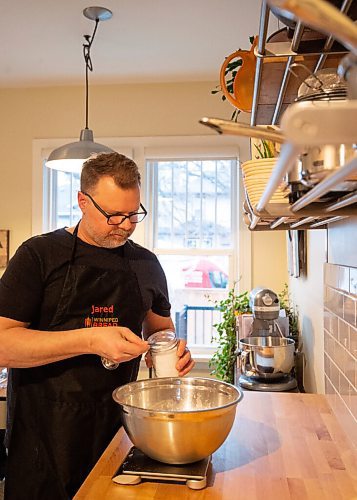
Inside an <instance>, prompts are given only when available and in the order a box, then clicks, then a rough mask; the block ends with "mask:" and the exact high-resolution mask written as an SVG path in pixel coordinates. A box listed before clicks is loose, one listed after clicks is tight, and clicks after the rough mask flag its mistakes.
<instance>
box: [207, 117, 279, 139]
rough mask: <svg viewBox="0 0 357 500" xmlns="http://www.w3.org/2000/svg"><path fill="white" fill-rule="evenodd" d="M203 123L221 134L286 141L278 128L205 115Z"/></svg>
mask: <svg viewBox="0 0 357 500" xmlns="http://www.w3.org/2000/svg"><path fill="white" fill-rule="evenodd" d="M199 122H200V123H202V125H206V126H207V127H210V128H213V129H214V130H215V131H216V132H218V133H219V134H228V135H240V136H243V137H256V138H257V139H265V140H267V141H273V142H279V143H282V142H284V140H285V138H284V135H283V134H282V132H280V131H279V130H278V129H272V128H269V129H267V128H263V127H252V126H250V125H246V124H244V123H237V122H233V121H230V120H221V119H220V118H207V117H204V118H202V119H201V120H200V121H199Z"/></svg>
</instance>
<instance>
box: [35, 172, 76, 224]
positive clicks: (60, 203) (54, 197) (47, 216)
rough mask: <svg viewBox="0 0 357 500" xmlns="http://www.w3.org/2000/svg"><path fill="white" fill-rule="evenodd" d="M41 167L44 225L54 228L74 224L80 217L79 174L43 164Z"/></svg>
mask: <svg viewBox="0 0 357 500" xmlns="http://www.w3.org/2000/svg"><path fill="white" fill-rule="evenodd" d="M43 169H44V172H43V173H44V185H45V186H46V197H45V199H46V201H47V203H46V204H45V207H46V209H45V210H44V226H45V227H46V228H47V230H54V229H59V228H61V227H64V226H68V227H70V226H73V225H75V224H76V223H77V222H78V221H79V219H80V218H81V211H80V209H79V207H78V202H77V193H78V191H79V181H80V175H79V174H78V173H69V172H61V171H59V170H51V169H49V168H47V167H46V166H45V165H44V167H43Z"/></svg>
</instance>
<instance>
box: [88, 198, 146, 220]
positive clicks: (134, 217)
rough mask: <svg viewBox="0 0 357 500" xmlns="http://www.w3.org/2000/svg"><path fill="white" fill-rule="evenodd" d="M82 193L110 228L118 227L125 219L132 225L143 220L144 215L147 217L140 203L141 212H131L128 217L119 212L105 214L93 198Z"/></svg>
mask: <svg viewBox="0 0 357 500" xmlns="http://www.w3.org/2000/svg"><path fill="white" fill-rule="evenodd" d="M82 193H83V194H84V195H85V196H88V198H89V199H90V200H91V202H92V203H93V205H94V206H95V208H96V209H97V210H99V212H100V213H101V214H102V215H104V217H105V218H106V219H107V224H109V225H110V226H118V225H120V224H122V223H123V222H124V221H125V220H126V219H129V220H130V222H131V223H132V224H137V223H138V222H141V221H142V220H144V219H145V217H146V215H147V211H146V210H145V208H144V207H143V205H142V204H141V203H140V208H141V210H142V212H132V213H130V214H128V215H125V214H123V213H121V212H115V213H114V214H107V212H105V211H104V210H103V209H102V208H101V207H100V206H99V205H98V203H97V202H96V201H94V200H93V198H92V197H91V195H90V194H88V193H85V192H84V191H82Z"/></svg>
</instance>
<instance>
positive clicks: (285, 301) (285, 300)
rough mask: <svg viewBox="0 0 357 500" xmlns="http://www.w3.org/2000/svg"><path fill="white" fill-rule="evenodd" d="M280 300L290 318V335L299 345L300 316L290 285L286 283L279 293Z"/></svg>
mask: <svg viewBox="0 0 357 500" xmlns="http://www.w3.org/2000/svg"><path fill="white" fill-rule="evenodd" d="M278 296H279V300H280V308H281V309H285V312H286V316H287V317H288V319H289V337H291V338H292V339H294V341H295V346H296V348H298V346H299V340H300V339H299V317H298V313H297V310H296V309H295V307H294V306H293V305H292V302H291V298H290V295H289V290H288V285H287V283H285V285H284V288H283V290H282V291H281V292H280V293H279V294H278Z"/></svg>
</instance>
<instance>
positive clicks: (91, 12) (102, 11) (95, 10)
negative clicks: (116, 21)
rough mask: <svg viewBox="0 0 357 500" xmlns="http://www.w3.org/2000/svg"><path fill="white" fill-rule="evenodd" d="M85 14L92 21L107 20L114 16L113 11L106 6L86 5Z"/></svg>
mask: <svg viewBox="0 0 357 500" xmlns="http://www.w3.org/2000/svg"><path fill="white" fill-rule="evenodd" d="M83 15H84V16H85V17H87V18H88V19H90V20H91V21H107V20H108V19H111V18H112V16H113V12H112V11H111V10H109V9H106V8H105V7H86V8H85V9H83Z"/></svg>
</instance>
